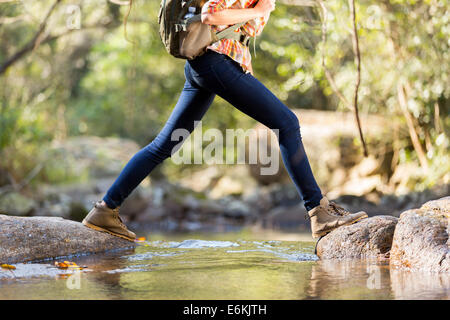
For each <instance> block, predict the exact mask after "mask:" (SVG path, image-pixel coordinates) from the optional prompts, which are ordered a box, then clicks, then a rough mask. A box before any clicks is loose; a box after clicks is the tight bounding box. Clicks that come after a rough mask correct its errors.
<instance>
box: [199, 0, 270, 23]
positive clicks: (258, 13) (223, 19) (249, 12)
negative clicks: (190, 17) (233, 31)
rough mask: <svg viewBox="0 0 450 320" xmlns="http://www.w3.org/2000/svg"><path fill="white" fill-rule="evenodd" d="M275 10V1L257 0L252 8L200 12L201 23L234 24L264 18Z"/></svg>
mask: <svg viewBox="0 0 450 320" xmlns="http://www.w3.org/2000/svg"><path fill="white" fill-rule="evenodd" d="M274 9H275V0H259V1H258V3H257V4H256V6H255V7H254V8H245V9H223V10H219V11H216V12H213V13H209V12H202V22H203V23H205V24H214V25H229V24H235V23H239V22H243V21H247V20H251V19H254V18H260V17H264V16H265V15H266V14H268V13H270V12H271V11H273V10H274Z"/></svg>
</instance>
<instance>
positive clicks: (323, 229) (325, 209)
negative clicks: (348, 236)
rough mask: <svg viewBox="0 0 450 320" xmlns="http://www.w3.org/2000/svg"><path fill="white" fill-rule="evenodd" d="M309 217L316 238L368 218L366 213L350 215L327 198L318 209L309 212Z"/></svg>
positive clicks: (324, 198)
mask: <svg viewBox="0 0 450 320" xmlns="http://www.w3.org/2000/svg"><path fill="white" fill-rule="evenodd" d="M308 215H309V217H310V218H311V231H312V236H313V237H314V238H319V237H321V236H324V235H326V234H327V233H329V232H331V231H333V230H334V229H336V228H339V227H341V226H346V225H349V224H352V223H355V222H357V221H359V220H361V219H364V218H367V217H368V216H367V213H365V212H364V211H359V212H357V213H350V212H348V211H347V210H345V209H344V208H343V207H341V206H338V205H337V204H336V203H334V202H332V201H328V199H327V198H326V197H323V198H322V199H321V200H320V204H319V205H318V206H317V207H315V208H313V209H311V210H310V211H308Z"/></svg>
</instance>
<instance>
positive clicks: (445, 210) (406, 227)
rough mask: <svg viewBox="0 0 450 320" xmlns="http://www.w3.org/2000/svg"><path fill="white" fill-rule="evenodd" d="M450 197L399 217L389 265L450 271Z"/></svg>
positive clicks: (410, 268) (428, 203)
mask: <svg viewBox="0 0 450 320" xmlns="http://www.w3.org/2000/svg"><path fill="white" fill-rule="evenodd" d="M449 220H450V197H445V198H441V199H438V200H434V201H429V202H426V203H425V204H424V205H423V206H422V207H421V208H420V209H411V210H408V211H405V212H403V213H402V214H401V215H400V219H399V222H398V224H397V227H396V229H395V234H394V240H393V243H392V250H391V261H390V265H391V266H392V267H394V268H399V269H409V270H418V271H431V272H450V248H449V245H450V240H449V233H450V224H449Z"/></svg>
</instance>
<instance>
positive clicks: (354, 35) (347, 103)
mask: <svg viewBox="0 0 450 320" xmlns="http://www.w3.org/2000/svg"><path fill="white" fill-rule="evenodd" d="M317 3H318V4H319V6H320V8H321V12H322V15H323V17H322V46H323V48H322V68H323V70H324V73H325V77H326V78H327V80H328V82H329V84H330V86H331V89H332V90H333V92H334V93H335V94H336V95H337V96H338V98H339V100H341V102H342V103H343V104H344V105H345V106H346V107H347V108H349V109H353V110H354V114H355V121H356V125H357V127H358V132H359V138H360V140H361V144H362V146H363V152H364V156H365V157H367V156H368V154H369V153H368V151H367V146H366V142H365V140H364V136H363V132H362V128H361V121H360V119H359V112H358V92H359V86H360V83H361V54H360V51H359V41H358V33H357V28H356V13H355V3H354V0H349V5H350V14H351V18H352V22H353V32H352V42H353V53H354V55H355V64H356V69H357V70H356V80H355V89H354V97H353V104H352V103H350V101H349V100H348V99H347V98H346V97H345V96H344V94H343V93H342V92H341V91H340V90H339V88H338V86H337V84H336V81H335V80H334V77H333V75H332V74H331V72H330V70H328V68H327V66H326V63H325V56H326V42H327V16H328V11H327V8H326V6H325V4H324V3H323V1H322V0H317Z"/></svg>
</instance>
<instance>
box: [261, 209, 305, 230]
mask: <svg viewBox="0 0 450 320" xmlns="http://www.w3.org/2000/svg"><path fill="white" fill-rule="evenodd" d="M305 214H306V209H305V207H304V206H303V205H292V206H279V207H275V208H273V209H272V210H270V211H269V212H268V213H267V215H266V216H265V217H264V218H263V226H264V227H265V228H269V229H289V228H292V229H293V228H295V229H297V230H298V229H299V227H303V228H300V229H301V230H304V231H308V232H309V230H306V228H307V227H306V225H309V221H307V220H306V219H305Z"/></svg>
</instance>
